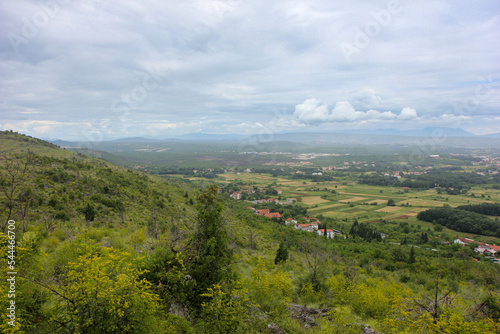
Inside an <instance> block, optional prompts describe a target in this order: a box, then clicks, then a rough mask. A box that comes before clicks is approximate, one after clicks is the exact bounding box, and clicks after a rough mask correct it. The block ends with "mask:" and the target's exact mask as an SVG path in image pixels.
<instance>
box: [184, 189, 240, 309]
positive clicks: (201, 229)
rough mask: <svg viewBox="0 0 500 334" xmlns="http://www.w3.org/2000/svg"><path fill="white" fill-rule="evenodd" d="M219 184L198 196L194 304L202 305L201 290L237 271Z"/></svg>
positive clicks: (191, 268) (194, 243)
mask: <svg viewBox="0 0 500 334" xmlns="http://www.w3.org/2000/svg"><path fill="white" fill-rule="evenodd" d="M217 192H218V187H217V186H216V185H212V186H210V187H209V188H208V189H207V190H205V191H204V192H203V193H201V195H200V196H199V198H198V201H199V203H198V230H197V231H196V234H195V235H194V237H193V240H192V243H193V246H194V247H193V249H192V250H193V251H194V252H193V253H192V258H194V261H193V262H192V263H191V265H190V273H191V276H192V278H193V280H194V281H195V282H196V289H195V290H196V291H195V295H193V296H192V298H193V299H192V300H191V302H192V305H193V306H195V307H198V306H201V303H202V302H203V300H201V298H199V296H200V295H201V294H204V293H206V292H207V291H208V288H212V287H213V285H214V284H220V283H222V282H226V283H229V282H231V281H232V280H233V278H234V275H233V272H232V270H231V266H230V265H231V261H232V251H231V249H230V248H229V238H228V236H227V231H226V224H225V221H224V217H223V211H224V207H223V205H222V203H221V200H220V199H219V198H218V197H217Z"/></svg>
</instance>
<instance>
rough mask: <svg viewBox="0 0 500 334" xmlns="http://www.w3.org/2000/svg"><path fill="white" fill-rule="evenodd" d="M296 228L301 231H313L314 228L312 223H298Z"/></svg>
mask: <svg viewBox="0 0 500 334" xmlns="http://www.w3.org/2000/svg"><path fill="white" fill-rule="evenodd" d="M295 228H296V229H297V230H299V231H307V232H312V231H313V230H314V228H313V226H312V224H297V225H295Z"/></svg>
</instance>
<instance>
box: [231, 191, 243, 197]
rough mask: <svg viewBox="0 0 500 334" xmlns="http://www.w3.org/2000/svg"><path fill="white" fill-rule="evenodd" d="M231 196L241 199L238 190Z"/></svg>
mask: <svg viewBox="0 0 500 334" xmlns="http://www.w3.org/2000/svg"><path fill="white" fill-rule="evenodd" d="M229 196H231V197H232V198H234V199H241V194H240V193H238V192H236V191H235V192H234V193H232V194H231V195H229Z"/></svg>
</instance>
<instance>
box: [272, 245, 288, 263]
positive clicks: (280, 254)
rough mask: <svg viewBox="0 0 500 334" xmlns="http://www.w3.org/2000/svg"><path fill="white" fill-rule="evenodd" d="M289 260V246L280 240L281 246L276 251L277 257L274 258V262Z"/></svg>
mask: <svg viewBox="0 0 500 334" xmlns="http://www.w3.org/2000/svg"><path fill="white" fill-rule="evenodd" d="M286 260H288V248H287V247H286V245H285V243H284V242H283V241H282V242H280V246H279V248H278V250H277V251H276V258H275V259H274V264H282V263H284V262H286Z"/></svg>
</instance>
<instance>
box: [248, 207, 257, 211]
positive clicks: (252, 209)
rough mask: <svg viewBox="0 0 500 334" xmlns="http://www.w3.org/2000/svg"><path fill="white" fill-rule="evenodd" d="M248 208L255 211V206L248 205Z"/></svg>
mask: <svg viewBox="0 0 500 334" xmlns="http://www.w3.org/2000/svg"><path fill="white" fill-rule="evenodd" d="M247 209H250V210H253V211H255V208H252V207H251V206H248V207H247Z"/></svg>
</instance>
